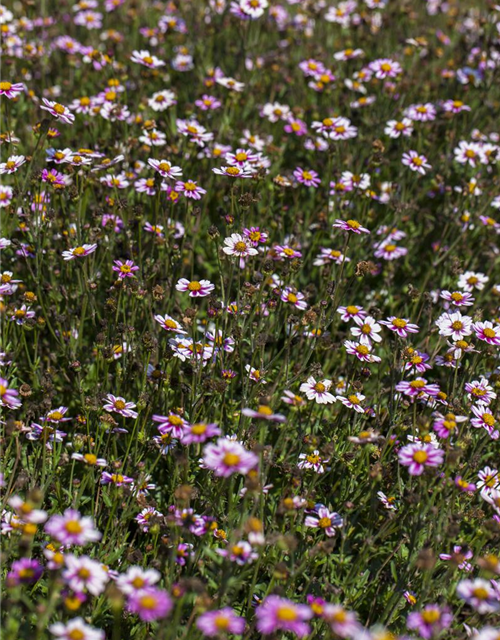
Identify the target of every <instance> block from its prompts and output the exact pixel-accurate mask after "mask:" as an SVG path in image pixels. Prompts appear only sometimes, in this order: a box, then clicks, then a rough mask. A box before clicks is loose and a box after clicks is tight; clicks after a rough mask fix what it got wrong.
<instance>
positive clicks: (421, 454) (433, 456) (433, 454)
mask: <svg viewBox="0 0 500 640" xmlns="http://www.w3.org/2000/svg"><path fill="white" fill-rule="evenodd" d="M398 459H399V462H400V464H402V465H404V466H405V467H408V471H409V472H410V475H412V476H420V475H422V473H423V472H424V470H425V468H426V467H437V466H439V465H440V464H442V463H443V461H444V452H443V451H442V450H441V449H438V448H436V447H435V446H434V445H432V444H426V443H423V442H419V443H414V444H408V445H406V446H405V447H403V448H402V449H401V450H400V451H399V453H398Z"/></svg>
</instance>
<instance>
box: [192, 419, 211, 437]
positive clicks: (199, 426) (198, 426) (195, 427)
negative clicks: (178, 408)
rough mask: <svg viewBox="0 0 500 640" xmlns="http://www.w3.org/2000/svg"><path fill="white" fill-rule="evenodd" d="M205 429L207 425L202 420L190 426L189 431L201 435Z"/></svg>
mask: <svg viewBox="0 0 500 640" xmlns="http://www.w3.org/2000/svg"><path fill="white" fill-rule="evenodd" d="M206 430H207V425H206V424H204V423H203V422H200V423H199V424H194V425H193V426H192V427H191V433H192V434H194V435H195V436H201V435H203V434H204V433H205V432H206Z"/></svg>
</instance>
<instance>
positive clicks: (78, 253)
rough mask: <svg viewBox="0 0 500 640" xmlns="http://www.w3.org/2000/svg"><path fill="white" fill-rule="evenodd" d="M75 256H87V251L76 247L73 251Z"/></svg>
mask: <svg viewBox="0 0 500 640" xmlns="http://www.w3.org/2000/svg"><path fill="white" fill-rule="evenodd" d="M73 254H74V255H75V256H83V255H85V249H84V248H83V247H76V249H73Z"/></svg>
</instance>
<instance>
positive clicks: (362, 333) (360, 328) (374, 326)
mask: <svg viewBox="0 0 500 640" xmlns="http://www.w3.org/2000/svg"><path fill="white" fill-rule="evenodd" d="M354 322H355V323H356V326H355V327H352V328H351V333H352V335H353V336H354V337H356V338H358V340H359V342H361V344H365V345H367V346H370V345H371V344H372V342H381V341H382V338H381V336H380V335H379V333H380V331H382V327H381V326H380V325H379V324H378V322H377V321H376V320H375V318H372V317H371V316H366V317H365V318H363V319H361V318H360V317H359V315H358V316H356V317H355V318H354Z"/></svg>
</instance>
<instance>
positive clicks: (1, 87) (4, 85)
mask: <svg viewBox="0 0 500 640" xmlns="http://www.w3.org/2000/svg"><path fill="white" fill-rule="evenodd" d="M9 89H12V83H10V82H0V91H9Z"/></svg>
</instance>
